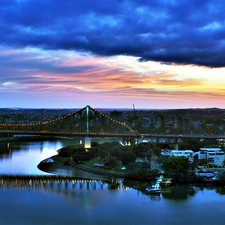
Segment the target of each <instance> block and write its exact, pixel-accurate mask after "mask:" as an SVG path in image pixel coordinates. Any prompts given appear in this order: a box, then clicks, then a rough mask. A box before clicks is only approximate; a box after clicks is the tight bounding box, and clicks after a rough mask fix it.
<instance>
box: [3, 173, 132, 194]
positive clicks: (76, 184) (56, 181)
mask: <svg viewBox="0 0 225 225" xmlns="http://www.w3.org/2000/svg"><path fill="white" fill-rule="evenodd" d="M0 189H1V190H34V191H40V192H43V193H57V194H60V195H62V194H63V195H65V196H67V197H69V196H73V195H74V193H75V192H76V191H77V190H85V191H99V190H106V189H107V190H108V189H110V190H112V189H113V190H127V189H128V187H126V186H124V185H123V183H122V182H121V181H119V180H95V179H80V178H66V177H57V176H46V177H44V176H1V178H0Z"/></svg>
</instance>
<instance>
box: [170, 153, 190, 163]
mask: <svg viewBox="0 0 225 225" xmlns="http://www.w3.org/2000/svg"><path fill="white" fill-rule="evenodd" d="M171 156H184V157H186V158H188V160H189V161H192V160H193V156H194V152H193V151H192V150H171Z"/></svg>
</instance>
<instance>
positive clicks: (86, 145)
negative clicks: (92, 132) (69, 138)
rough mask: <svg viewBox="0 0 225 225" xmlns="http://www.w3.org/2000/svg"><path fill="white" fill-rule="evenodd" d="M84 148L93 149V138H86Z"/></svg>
mask: <svg viewBox="0 0 225 225" xmlns="http://www.w3.org/2000/svg"><path fill="white" fill-rule="evenodd" d="M84 148H91V138H90V137H88V136H87V137H85V138H84Z"/></svg>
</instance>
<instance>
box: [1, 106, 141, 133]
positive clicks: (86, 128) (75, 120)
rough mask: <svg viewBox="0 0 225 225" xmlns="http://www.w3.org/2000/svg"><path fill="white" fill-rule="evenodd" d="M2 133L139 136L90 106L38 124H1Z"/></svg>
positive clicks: (126, 126) (124, 125) (121, 123)
mask: <svg viewBox="0 0 225 225" xmlns="http://www.w3.org/2000/svg"><path fill="white" fill-rule="evenodd" d="M0 133H2V134H39V135H61V136H63V135H64V136H98V137H99V136H103V137H106V136H107V137H110V136H114V137H120V136H121V137H126V136H127V137H138V136H139V134H138V133H135V132H134V131H133V130H132V128H131V127H129V126H128V125H126V124H125V123H123V122H120V121H117V120H115V119H113V118H111V117H108V116H106V115H104V114H103V113H101V112H98V111H97V110H95V109H94V108H92V107H90V106H86V107H84V108H82V109H80V110H78V111H76V112H73V113H70V114H67V115H64V116H62V117H59V118H56V119H51V120H47V121H40V122H38V123H3V124H0Z"/></svg>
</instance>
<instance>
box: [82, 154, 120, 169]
mask: <svg viewBox="0 0 225 225" xmlns="http://www.w3.org/2000/svg"><path fill="white" fill-rule="evenodd" d="M95 163H99V164H104V160H102V159H101V158H100V157H95V158H92V159H91V160H89V161H84V162H83V164H82V165H84V166H87V167H90V168H96V167H94V164H95ZM121 167H123V165H122V163H121V162H120V161H119V163H118V166H117V167H116V168H114V170H113V171H115V172H121Z"/></svg>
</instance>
